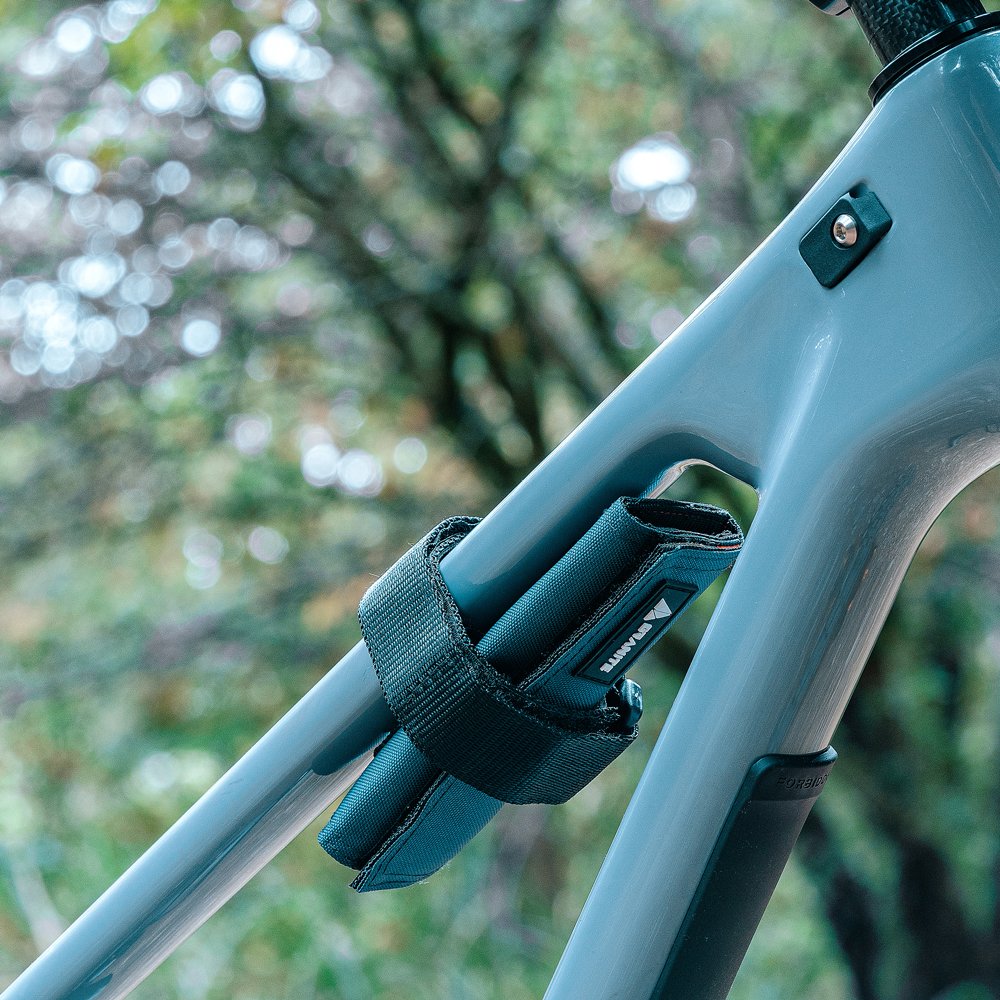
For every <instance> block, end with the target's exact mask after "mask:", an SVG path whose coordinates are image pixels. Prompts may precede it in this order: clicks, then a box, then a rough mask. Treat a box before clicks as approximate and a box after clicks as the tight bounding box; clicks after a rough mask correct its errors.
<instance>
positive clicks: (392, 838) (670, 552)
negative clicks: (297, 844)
mask: <svg viewBox="0 0 1000 1000" xmlns="http://www.w3.org/2000/svg"><path fill="white" fill-rule="evenodd" d="M476 523H477V521H476V519H474V518H467V517H457V518H451V519H449V520H447V521H444V522H442V523H441V524H439V525H438V526H437V527H436V528H435V529H434V530H433V531H431V532H430V533H429V534H428V535H427V536H426V537H425V538H424V539H422V540H421V541H420V542H419V543H418V544H417V545H415V546H414V547H413V548H412V549H411V550H410V551H409V552H407V553H406V554H405V555H404V556H403V557H402V558H401V559H400V560H399V561H398V562H397V563H396V564H395V565H394V566H393V567H392V568H391V569H390V570H389V571H388V572H387V573H386V574H385V575H384V576H382V577H381V578H380V579H379V580H378V581H377V582H376V583H375V584H374V585H373V586H372V587H371V589H370V590H369V591H368V592H367V593H366V594H365V596H364V598H363V599H362V602H361V606H360V609H359V613H358V616H359V618H360V621H361V630H362V635H363V637H364V641H365V644H366V645H367V647H368V651H369V653H370V654H371V659H372V663H373V665H374V667H375V671H376V673H377V674H378V678H379V683H380V684H381V685H382V690H383V692H384V694H385V697H386V701H387V702H388V704H389V708H390V709H391V711H392V713H393V715H394V716H395V718H396V721H397V722H398V723H399V728H398V729H397V730H396V731H395V732H394V733H392V735H391V736H390V737H389V738H388V740H387V741H386V742H385V743H383V745H382V746H381V747H380V748H379V750H378V751H377V752H376V754H375V757H374V759H373V760H372V762H371V763H370V764H369V765H368V767H367V768H366V770H365V771H364V772H363V773H362V775H361V776H360V778H359V779H358V780H357V782H356V783H355V784H354V786H353V787H352V788H351V790H350V791H349V792H348V793H347V795H346V796H345V797H344V799H343V801H342V802H341V804H340V806H339V807H338V809H337V811H336V812H335V813H334V814H333V816H332V817H331V819H330V822H329V823H328V824H327V825H326V827H325V828H324V829H323V831H322V833H320V836H319V842H320V844H321V846H322V847H323V848H324V849H325V850H326V851H327V852H328V853H329V854H330V855H331V856H332V857H334V858H335V859H336V860H337V861H339V862H341V863H342V864H344V865H347V866H348V867H351V868H355V869H357V870H358V872H359V873H358V875H357V877H356V878H355V879H354V881H353V882H352V883H351V884H352V885H353V887H354V888H356V889H358V890H359V891H369V890H373V889H393V888H400V887H403V886H407V885H412V884H413V883H415V882H418V881H421V880H422V879H425V878H427V877H428V876H430V875H432V874H433V873H434V872H435V871H437V870H438V869H439V868H440V867H441V866H442V865H444V864H445V863H446V862H447V861H449V860H450V859H451V858H452V857H454V855H455V854H457V853H458V851H459V850H461V848H462V847H463V846H464V845H465V844H466V843H467V842H468V841H469V840H470V839H471V838H472V837H473V836H475V834H476V833H478V832H479V831H480V830H481V829H482V828H483V827H484V826H485V825H486V824H487V823H488V822H489V821H490V820H491V819H492V818H493V817H494V816H495V815H496V814H497V813H498V812H499V811H500V808H501V806H502V805H503V803H504V802H508V803H518V804H523V803H529V802H546V803H558V802H564V801H566V799H568V798H570V797H571V796H572V795H574V794H575V793H576V792H577V791H579V790H580V789H581V788H582V787H583V786H584V785H586V784H587V783H588V782H589V781H591V780H592V779H593V778H594V777H596V775H597V774H599V773H600V771H602V770H603V769H604V768H605V767H606V766H607V765H608V764H610V763H611V761H612V760H614V759H615V757H617V756H618V754H620V753H621V752H622V751H623V750H624V749H625V748H626V747H627V746H628V745H629V744H630V743H631V742H632V741H633V740H634V739H635V737H636V735H637V733H638V728H637V724H638V720H639V716H640V715H641V712H642V701H641V692H640V690H639V687H638V685H637V684H635V683H634V682H633V681H631V680H628V679H627V678H625V672H626V671H627V670H628V669H630V668H631V666H632V665H633V663H635V661H636V660H637V659H638V658H639V656H640V655H641V654H642V653H643V652H645V651H646V650H647V649H648V648H649V647H650V646H652V645H653V643H654V642H655V641H656V640H657V639H658V638H659V637H660V636H661V635H662V634H663V633H664V632H665V631H666V630H667V628H669V627H670V625H672V624H673V623H674V621H675V620H676V619H677V618H678V617H679V616H680V615H681V614H682V613H683V612H684V611H685V610H686V609H687V607H688V606H689V605H690V603H691V601H692V600H693V599H694V598H695V597H697V595H698V594H700V593H701V592H702V591H703V590H704V589H705V588H706V587H708V586H709V584H711V583H712V581H713V580H715V578H716V577H717V576H718V575H719V574H720V573H721V572H723V571H724V570H726V569H728V568H729V567H730V566H731V565H732V563H733V561H734V559H735V558H736V554H737V552H738V551H739V548H740V546H741V544H742V541H743V536H742V533H741V532H740V529H739V526H738V525H737V524H736V522H735V521H734V520H733V518H732V517H731V516H730V515H729V514H728V513H726V511H724V510H720V509H719V508H717V507H711V506H708V505H705V504H692V503H683V502H680V501H676V500H667V499H634V498H628V497H624V498H621V499H619V500H617V501H615V503H614V504H612V505H611V507H609V508H608V509H607V510H606V511H605V512H604V514H603V515H602V516H601V518H600V519H599V520H598V521H597V523H596V524H594V525H593V527H591V528H590V530H589V531H587V533H586V534H585V535H584V536H583V537H582V538H581V539H580V540H579V541H578V542H577V543H576V544H575V545H574V546H573V547H572V548H571V549H570V550H569V551H568V552H567V553H566V554H565V555H564V556H563V557H562V559H560V560H559V561H558V562H557V563H556V564H555V565H554V566H553V567H552V568H551V569H550V570H549V571H548V572H547V573H545V575H544V576H542V577H541V579H539V580H538V581H537V582H536V583H535V584H534V585H533V586H532V587H531V588H530V589H529V590H528V591H527V592H526V593H525V594H524V595H523V596H522V597H521V598H520V599H519V600H518V601H517V602H516V603H515V604H514V605H513V606H512V607H511V608H510V609H509V610H508V611H507V612H506V613H505V614H504V615H503V616H502V617H501V618H500V620H499V621H498V622H496V624H495V625H494V626H493V627H492V628H491V629H490V630H489V631H488V632H487V633H486V634H485V635H484V636H483V637H482V638H481V639H480V640H479V641H478V642H477V643H473V641H472V639H471V638H470V637H469V635H468V633H467V632H466V629H465V626H464V624H463V622H462V617H461V612H460V609H459V608H458V606H457V604H456V603H455V600H454V599H453V598H452V595H451V594H450V592H449V591H448V588H447V586H446V584H445V582H444V579H443V578H442V576H441V572H440V568H439V567H440V563H441V560H442V559H443V558H444V557H445V556H446V555H447V554H448V552H449V551H450V550H451V549H452V548H453V547H454V546H455V545H457V544H458V543H459V542H460V541H461V540H462V539H463V538H464V537H465V536H466V535H467V534H468V532H469V531H471V530H472V528H473V527H474V526H475V524H476Z"/></svg>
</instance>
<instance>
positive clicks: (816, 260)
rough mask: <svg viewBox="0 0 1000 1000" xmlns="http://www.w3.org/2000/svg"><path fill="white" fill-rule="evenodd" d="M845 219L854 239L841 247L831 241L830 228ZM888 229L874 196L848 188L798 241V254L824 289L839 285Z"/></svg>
mask: <svg viewBox="0 0 1000 1000" xmlns="http://www.w3.org/2000/svg"><path fill="white" fill-rule="evenodd" d="M841 215H848V216H850V217H851V218H852V219H854V221H855V223H856V224H857V239H856V240H855V242H854V243H853V244H852V245H851V246H841V245H839V244H838V243H837V242H836V241H835V240H834V238H833V224H834V222H835V221H836V220H837V219H838V218H839V217H840V216H841ZM891 228H892V219H891V218H889V213H888V212H887V211H886V210H885V208H884V207H883V205H882V202H880V201H879V200H878V198H877V197H876V196H875V193H874V192H872V191H869V190H868V188H867V187H865V185H864V184H858V185H856V186H855V187H853V188H851V190H850V191H848V192H847V194H845V195H844V196H843V197H842V198H841V199H839V201H838V202H837V203H836V205H834V206H833V208H831V209H830V211H829V212H827V213H826V215H824V216H823V218H822V219H820V220H819V222H817V223H816V225H815V226H813V227H812V229H810V230H809V232H808V233H806V234H805V236H803V237H802V239H801V240H800V241H799V253H800V254H801V255H802V259H803V260H804V261H805V262H806V264H808V265H809V270H810V271H812V273H813V274H814V275H815V277H816V280H817V281H818V282H819V283H820V284H821V285H822V286H823V287H824V288H833V287H834V286H835V285H839V284H840V282H841V281H843V280H844V278H846V277H847V275H849V274H850V273H851V271H853V270H854V269H855V268H856V267H857V266H858V264H860V263H861V261H863V260H864V259H865V257H867V256H868V254H869V253H870V252H871V250H872V249H873V248H874V247H875V245H876V244H877V243H878V242H879V240H881V239H882V237H883V236H885V234H886V233H887V232H889V230H890V229H891Z"/></svg>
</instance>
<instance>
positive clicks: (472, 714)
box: [358, 517, 638, 803]
mask: <svg viewBox="0 0 1000 1000" xmlns="http://www.w3.org/2000/svg"><path fill="white" fill-rule="evenodd" d="M477 522H478V518H469V517H454V518H450V519H449V520H447V521H443V522H442V523H441V524H439V525H438V526H437V527H436V528H435V529H434V530H433V531H431V532H430V533H429V534H428V535H427V536H426V537H425V538H424V539H423V540H422V541H421V542H419V543H418V544H417V545H415V546H414V547H413V548H412V549H410V551H409V552H407V553H406V554H405V555H404V556H403V557H402V558H401V559H400V560H399V561H398V562H397V563H396V564H395V565H394V566H393V567H392V568H391V569H390V570H389V571H388V572H387V573H386V574H385V575H384V576H382V577H381V578H380V579H379V580H377V581H376V582H375V583H374V584H373V585H372V587H371V588H370V589H369V590H368V592H367V593H366V594H365V596H364V597H363V598H362V600H361V606H360V608H359V609H358V617H359V619H360V621H361V632H362V635H363V637H364V640H365V644H366V645H367V647H368V651H369V653H370V654H371V658H372V663H373V664H374V665H375V672H376V674H377V675H378V679H379V683H380V684H381V685H382V690H383V692H384V694H385V698H386V701H387V702H388V704H389V708H390V710H391V711H392V713H393V715H394V716H395V717H396V719H397V720H398V722H399V724H400V727H401V728H402V729H403V730H404V732H405V733H406V735H407V736H408V737H409V738H410V740H411V741H412V742H413V744H414V745H415V746H416V747H417V748H418V749H419V750H420V751H421V753H423V754H424V755H425V756H426V757H427V758H428V760H430V761H431V762H432V763H433V764H434V765H435V766H436V767H439V768H440V769H441V770H443V771H447V772H448V773H449V774H452V775H454V776H455V777H456V778H459V779H461V780H462V781H464V782H466V783H467V784H469V785H472V786H474V787H475V788H478V789H480V790H481V791H483V792H486V793H487V794H489V795H492V796H493V797H494V798H497V799H501V800H503V801H504V802H514V803H529V802H545V803H558V802H565V801H566V800H567V799H569V798H571V797H572V796H573V795H575V794H576V793H577V792H578V791H579V790H580V789H581V788H583V786H584V785H586V784H587V783H588V782H590V781H592V780H593V779H594V778H595V777H596V776H597V775H598V774H599V773H600V772H601V771H603V770H604V768H606V767H607V766H608V764H610V763H611V761H613V760H614V759H615V758H616V757H617V756H618V755H619V754H620V753H621V752H622V751H623V750H624V749H625V748H626V747H627V746H628V745H629V744H630V743H631V742H632V741H633V740H634V739H635V737H636V735H637V732H638V730H637V729H636V728H635V727H634V726H633V727H625V726H624V725H623V723H622V714H621V710H620V709H612V708H608V707H604V706H602V707H598V708H595V709H580V710H562V709H556V708H554V707H553V706H551V705H546V704H544V703H543V702H541V701H539V700H538V699H537V698H535V697H533V696H532V695H531V694H529V693H528V692H527V691H526V690H524V689H523V688H522V687H519V686H515V685H514V684H513V683H512V682H511V680H510V679H509V678H508V677H506V676H505V675H504V674H501V673H500V672H499V671H497V670H495V669H494V668H493V667H492V666H491V665H490V664H489V662H488V661H487V660H486V659H485V658H484V657H483V656H482V655H481V654H480V653H478V652H477V651H476V648H475V646H474V645H473V644H472V641H471V640H470V638H469V636H468V634H467V632H466V631H465V626H464V625H463V624H462V618H461V614H460V612H459V609H458V605H457V604H456V603H455V600H454V598H453V597H452V596H451V593H450V592H449V590H448V588H447V586H446V584H445V582H444V579H443V577H442V576H441V571H440V563H441V560H442V559H443V558H444V556H445V555H446V554H447V553H448V552H449V551H450V550H451V549H452V548H454V546H455V545H457V544H458V542H460V541H461V540H462V538H464V537H465V536H466V535H467V534H468V533H469V532H470V531H471V530H472V528H473V527H474V526H475V525H476V523H477Z"/></svg>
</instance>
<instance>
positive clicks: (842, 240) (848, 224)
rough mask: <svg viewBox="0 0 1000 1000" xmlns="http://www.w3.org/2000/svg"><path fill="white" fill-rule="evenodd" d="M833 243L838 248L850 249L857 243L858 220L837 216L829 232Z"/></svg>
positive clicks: (845, 215) (848, 216)
mask: <svg viewBox="0 0 1000 1000" xmlns="http://www.w3.org/2000/svg"><path fill="white" fill-rule="evenodd" d="M830 235H831V236H832V237H833V242H834V243H836V244H837V246H839V247H852V246H854V244H855V243H857V242H858V220H857V219H855V218H854V216H853V215H847V214H846V213H845V214H844V215H838V216H837V218H836V219H834V220H833V226H832V228H831V230H830Z"/></svg>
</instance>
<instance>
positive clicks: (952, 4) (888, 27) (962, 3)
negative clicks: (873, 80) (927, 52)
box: [850, 0, 986, 66]
mask: <svg viewBox="0 0 1000 1000" xmlns="http://www.w3.org/2000/svg"><path fill="white" fill-rule="evenodd" d="M850 8H851V10H852V11H853V12H854V17H855V19H856V20H857V21H858V23H859V24H860V25H861V30H862V31H863V32H864V33H865V36H866V37H867V38H868V41H869V42H871V46H872V48H873V49H874V50H875V55H877V56H878V57H879V60H880V61H881V63H882V65H883V66H886V65H888V64H889V63H890V62H892V60H893V59H895V58H896V56H898V55H899V54H900V53H901V52H902V51H903V50H904V49H908V48H909V47H910V46H911V45H914V44H915V43H917V42H919V41H920V40H921V39H922V38H926V37H927V36H928V35H933V34H935V33H936V32H938V31H941V30H942V29H944V28H947V27H948V25H950V24H954V23H955V22H956V21H967V20H969V19H970V18H973V17H975V16H976V15H977V14H985V13H986V11H985V9H984V7H983V5H982V4H981V3H980V2H979V0H851V3H850Z"/></svg>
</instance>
